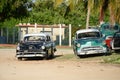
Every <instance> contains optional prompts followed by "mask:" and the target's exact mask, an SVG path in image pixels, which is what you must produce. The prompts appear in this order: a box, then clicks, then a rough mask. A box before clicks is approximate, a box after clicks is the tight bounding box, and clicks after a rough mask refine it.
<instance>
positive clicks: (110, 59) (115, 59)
mask: <svg viewBox="0 0 120 80" xmlns="http://www.w3.org/2000/svg"><path fill="white" fill-rule="evenodd" d="M103 60H104V62H105V63H113V64H120V54H119V53H117V54H116V53H113V54H112V55H110V56H106V57H104V58H103Z"/></svg>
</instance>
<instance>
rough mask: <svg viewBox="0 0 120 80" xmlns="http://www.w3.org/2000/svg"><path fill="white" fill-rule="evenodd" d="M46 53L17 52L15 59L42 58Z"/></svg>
mask: <svg viewBox="0 0 120 80" xmlns="http://www.w3.org/2000/svg"><path fill="white" fill-rule="evenodd" d="M45 54H46V52H29V53H28V52H27V53H24V52H17V54H16V57H44V56H45Z"/></svg>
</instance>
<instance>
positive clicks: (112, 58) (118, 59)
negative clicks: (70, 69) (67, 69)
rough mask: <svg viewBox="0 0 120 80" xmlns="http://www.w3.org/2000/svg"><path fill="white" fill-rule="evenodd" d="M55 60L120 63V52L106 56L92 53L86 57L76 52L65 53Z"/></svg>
mask: <svg viewBox="0 0 120 80" xmlns="http://www.w3.org/2000/svg"><path fill="white" fill-rule="evenodd" d="M55 60H58V61H77V62H78V61H80V62H82V61H87V62H100V63H112V64H120V54H117V53H113V54H112V55H108V56H104V55H90V56H87V57H85V58H79V57H77V56H75V55H74V54H65V55H61V56H57V57H56V58H55Z"/></svg>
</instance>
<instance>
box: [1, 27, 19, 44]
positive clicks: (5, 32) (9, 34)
mask: <svg viewBox="0 0 120 80" xmlns="http://www.w3.org/2000/svg"><path fill="white" fill-rule="evenodd" d="M17 41H18V28H17V27H12V28H8V27H4V28H0V44H15V43H16V42H17Z"/></svg>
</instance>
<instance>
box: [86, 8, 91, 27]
mask: <svg viewBox="0 0 120 80" xmlns="http://www.w3.org/2000/svg"><path fill="white" fill-rule="evenodd" d="M89 19H90V7H88V11H87V19H86V29H88V27H89Z"/></svg>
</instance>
